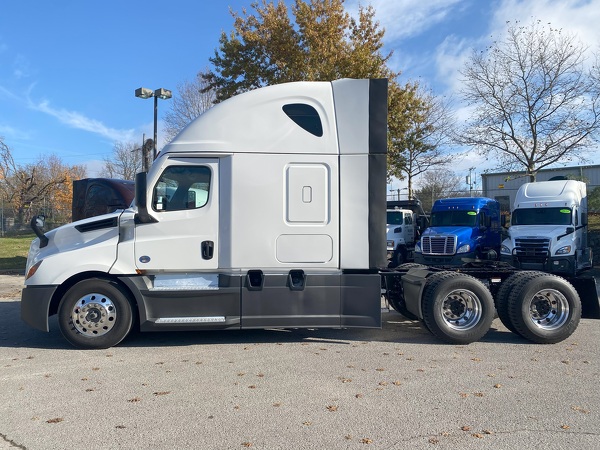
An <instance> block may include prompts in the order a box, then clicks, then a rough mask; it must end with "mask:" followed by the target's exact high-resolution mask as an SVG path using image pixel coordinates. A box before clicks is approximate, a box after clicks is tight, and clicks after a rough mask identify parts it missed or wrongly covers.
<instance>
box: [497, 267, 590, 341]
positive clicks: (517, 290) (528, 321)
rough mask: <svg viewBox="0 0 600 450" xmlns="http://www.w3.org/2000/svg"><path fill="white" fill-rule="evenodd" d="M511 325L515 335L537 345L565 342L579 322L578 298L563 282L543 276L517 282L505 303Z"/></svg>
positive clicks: (579, 308)
mask: <svg viewBox="0 0 600 450" xmlns="http://www.w3.org/2000/svg"><path fill="white" fill-rule="evenodd" d="M508 314H509V317H510V321H511V322H512V324H513V326H514V327H515V329H516V330H517V332H518V333H519V334H520V335H521V336H523V337H524V338H525V339H528V340H530V341H532V342H536V343H538V344H555V343H557V342H561V341H564V340H565V339H566V338H568V337H569V336H571V334H573V332H574V331H575V330H576V329H577V326H578V325H579V321H580V319H581V299H580V298H579V294H578V293H577V291H576V290H575V288H574V287H573V285H572V284H571V283H569V282H568V281H567V280H565V279H564V278H561V277H558V276H556V275H551V274H547V273H542V274H540V275H537V276H536V275H531V276H529V277H525V278H524V279H522V280H520V282H519V283H518V284H517V285H516V286H515V287H514V289H513V291H512V295H511V296H510V298H509V302H508Z"/></svg>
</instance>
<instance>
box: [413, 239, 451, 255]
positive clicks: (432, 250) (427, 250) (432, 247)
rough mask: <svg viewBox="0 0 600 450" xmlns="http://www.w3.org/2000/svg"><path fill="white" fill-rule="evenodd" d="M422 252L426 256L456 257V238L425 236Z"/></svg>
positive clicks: (422, 242) (422, 241)
mask: <svg viewBox="0 0 600 450" xmlns="http://www.w3.org/2000/svg"><path fill="white" fill-rule="evenodd" d="M421 251H422V252H423V254H424V255H454V253H456V236H433V237H431V236H423V239H422V240H421Z"/></svg>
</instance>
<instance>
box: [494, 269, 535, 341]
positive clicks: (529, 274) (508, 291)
mask: <svg viewBox="0 0 600 450" xmlns="http://www.w3.org/2000/svg"><path fill="white" fill-rule="evenodd" d="M541 275H544V273H543V272H535V271H524V272H515V273H513V274H512V275H511V276H509V277H508V278H507V279H506V280H504V281H503V282H502V284H501V285H500V288H499V289H498V292H497V293H496V298H495V303H496V311H497V313H498V318H499V319H500V321H501V322H502V324H503V325H504V326H505V327H506V328H508V329H509V330H510V331H512V332H513V333H516V334H520V333H519V332H518V331H517V329H516V328H515V326H514V325H513V323H512V321H511V319H510V316H509V314H508V303H509V301H510V299H511V298H512V297H513V291H514V290H515V288H516V289H517V290H521V289H522V288H523V285H524V283H527V282H529V280H531V279H533V278H536V277H539V276H541Z"/></svg>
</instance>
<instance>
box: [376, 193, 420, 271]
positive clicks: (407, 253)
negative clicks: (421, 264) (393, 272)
mask: <svg viewBox="0 0 600 450" xmlns="http://www.w3.org/2000/svg"><path fill="white" fill-rule="evenodd" d="M386 222H387V223H386V239H387V259H388V267H397V266H399V265H401V264H404V263H406V262H410V261H413V260H414V250H415V244H416V243H417V241H418V240H419V236H421V233H422V232H423V230H425V228H427V226H428V224H429V218H428V217H427V215H426V214H425V211H424V210H423V208H422V206H421V202H420V201H419V200H417V199H414V200H411V199H409V200H388V202H387V221H386Z"/></svg>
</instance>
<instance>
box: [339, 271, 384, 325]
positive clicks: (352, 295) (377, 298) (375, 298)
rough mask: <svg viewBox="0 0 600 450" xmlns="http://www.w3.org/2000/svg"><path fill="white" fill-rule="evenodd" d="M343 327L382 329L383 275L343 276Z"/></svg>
mask: <svg viewBox="0 0 600 450" xmlns="http://www.w3.org/2000/svg"><path fill="white" fill-rule="evenodd" d="M342 327H364V328H381V275H379V274H378V273H376V274H345V275H343V276H342Z"/></svg>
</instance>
